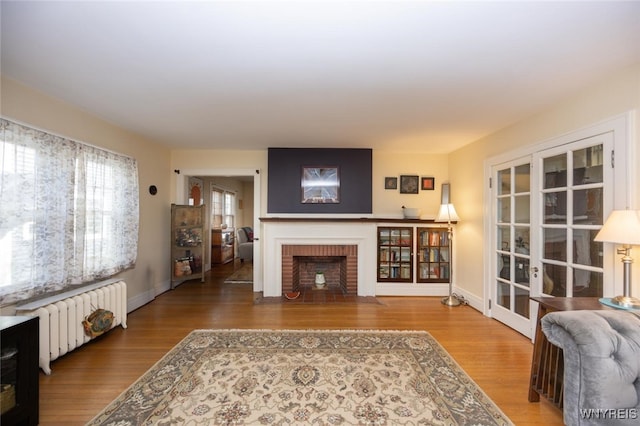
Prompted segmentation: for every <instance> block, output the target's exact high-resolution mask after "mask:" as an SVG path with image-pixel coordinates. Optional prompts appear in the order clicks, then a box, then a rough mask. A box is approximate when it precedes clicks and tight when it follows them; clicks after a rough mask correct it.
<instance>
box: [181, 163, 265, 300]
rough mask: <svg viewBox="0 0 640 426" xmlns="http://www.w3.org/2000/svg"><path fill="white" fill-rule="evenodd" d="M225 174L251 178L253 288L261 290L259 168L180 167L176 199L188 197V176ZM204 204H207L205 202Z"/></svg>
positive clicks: (201, 176) (232, 176)
mask: <svg viewBox="0 0 640 426" xmlns="http://www.w3.org/2000/svg"><path fill="white" fill-rule="evenodd" d="M214 176H225V177H229V178H238V179H240V178H247V177H249V178H252V180H253V200H252V203H251V204H252V206H253V223H252V224H251V226H252V227H253V241H254V244H253V290H254V292H260V291H262V287H263V283H262V260H261V255H260V253H261V245H260V219H259V218H260V206H261V203H260V200H261V187H262V185H261V179H260V177H261V176H260V170H254V169H181V170H180V173H177V175H176V197H175V199H176V200H185V201H184V202H186V201H187V200H188V199H189V178H190V177H199V178H203V177H214ZM205 204H207V203H206V202H205Z"/></svg>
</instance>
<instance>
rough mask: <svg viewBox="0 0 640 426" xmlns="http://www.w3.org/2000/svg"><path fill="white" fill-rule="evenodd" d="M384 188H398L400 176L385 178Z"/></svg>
mask: <svg viewBox="0 0 640 426" xmlns="http://www.w3.org/2000/svg"><path fill="white" fill-rule="evenodd" d="M384 189H398V178H397V177H386V178H384Z"/></svg>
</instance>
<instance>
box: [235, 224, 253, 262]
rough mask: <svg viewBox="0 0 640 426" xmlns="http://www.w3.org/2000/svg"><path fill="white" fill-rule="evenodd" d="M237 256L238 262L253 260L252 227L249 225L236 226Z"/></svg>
mask: <svg viewBox="0 0 640 426" xmlns="http://www.w3.org/2000/svg"><path fill="white" fill-rule="evenodd" d="M238 257H239V258H240V262H244V261H245V260H248V261H253V229H252V228H251V227H249V226H245V227H243V228H238Z"/></svg>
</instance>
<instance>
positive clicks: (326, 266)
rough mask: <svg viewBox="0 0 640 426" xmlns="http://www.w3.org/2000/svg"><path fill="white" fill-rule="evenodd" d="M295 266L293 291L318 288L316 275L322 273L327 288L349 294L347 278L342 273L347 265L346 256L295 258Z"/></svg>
mask: <svg viewBox="0 0 640 426" xmlns="http://www.w3.org/2000/svg"><path fill="white" fill-rule="evenodd" d="M293 264H294V271H293V274H294V276H293V287H294V290H293V291H302V290H303V288H305V289H309V288H316V273H318V272H322V273H323V274H324V279H325V281H326V287H327V288H329V287H337V288H338V289H340V290H341V291H342V292H343V293H345V294H346V293H347V283H346V278H347V276H346V274H345V273H342V271H343V270H344V268H345V267H346V265H347V258H346V257H345V256H321V257H319V256H294V258H293ZM296 284H297V285H296ZM301 287H302V288H301Z"/></svg>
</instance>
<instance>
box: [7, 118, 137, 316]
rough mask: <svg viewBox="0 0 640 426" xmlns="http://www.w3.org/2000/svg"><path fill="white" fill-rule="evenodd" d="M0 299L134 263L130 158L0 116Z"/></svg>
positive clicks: (25, 295)
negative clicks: (0, 271)
mask: <svg viewBox="0 0 640 426" xmlns="http://www.w3.org/2000/svg"><path fill="white" fill-rule="evenodd" d="M0 134H1V137H2V139H1V141H0V144H1V145H0V167H1V170H2V174H1V175H0V270H2V274H0V304H2V305H6V304H9V303H15V302H17V301H23V300H26V299H29V298H33V297H36V296H40V295H44V294H48V293H54V292H58V291H61V290H64V289H65V288H66V287H68V286H71V285H78V284H83V283H88V282H92V281H95V280H99V279H102V278H106V277H109V276H112V275H114V274H116V273H118V272H120V271H122V270H124V269H127V268H129V267H132V266H133V265H134V264H135V261H136V256H137V250H138V222H139V213H138V210H139V209H138V171H137V163H136V161H135V160H134V159H132V158H130V157H126V156H123V155H120V154H116V153H113V152H110V151H106V150H102V149H100V148H96V147H93V146H90V145H86V144H82V143H79V142H76V141H72V140H69V139H65V138H62V137H59V136H54V135H51V134H48V133H45V132H42V131H39V130H35V129H31V128H29V127H26V126H22V125H20V124H17V123H13V122H11V121H8V120H4V119H0Z"/></svg>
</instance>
